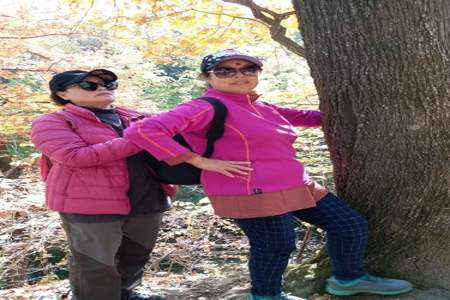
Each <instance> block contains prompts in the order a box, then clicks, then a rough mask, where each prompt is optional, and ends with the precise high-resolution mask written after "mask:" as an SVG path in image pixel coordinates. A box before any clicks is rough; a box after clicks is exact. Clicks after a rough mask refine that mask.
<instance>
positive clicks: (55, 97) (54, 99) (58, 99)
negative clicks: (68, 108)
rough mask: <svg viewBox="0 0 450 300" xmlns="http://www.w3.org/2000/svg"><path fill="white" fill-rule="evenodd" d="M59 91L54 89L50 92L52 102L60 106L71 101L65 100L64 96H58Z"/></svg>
mask: <svg viewBox="0 0 450 300" xmlns="http://www.w3.org/2000/svg"><path fill="white" fill-rule="evenodd" d="M56 93H57V91H52V92H51V93H50V99H51V100H52V102H53V103H54V104H56V105H58V106H64V105H66V104H67V103H71V102H70V100H65V99H63V98H61V97H60V96H58V95H57V94H56Z"/></svg>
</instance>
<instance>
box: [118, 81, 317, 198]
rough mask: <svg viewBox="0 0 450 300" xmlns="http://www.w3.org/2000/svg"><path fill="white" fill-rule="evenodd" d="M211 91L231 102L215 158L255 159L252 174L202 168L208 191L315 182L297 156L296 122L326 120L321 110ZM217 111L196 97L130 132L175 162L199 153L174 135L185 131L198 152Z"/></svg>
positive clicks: (144, 145) (221, 192)
mask: <svg viewBox="0 0 450 300" xmlns="http://www.w3.org/2000/svg"><path fill="white" fill-rule="evenodd" d="M203 96H205V97H214V98H217V99H219V100H220V101H222V103H223V104H225V106H226V107H227V108H228V111H229V113H228V117H227V120H226V122H225V134H224V136H223V137H222V138H221V139H219V140H218V141H217V142H216V144H215V151H214V153H213V155H212V156H211V158H215V159H223V160H236V161H250V162H251V167H252V168H253V171H252V172H250V173H249V175H248V176H242V175H237V176H235V177H234V178H230V177H227V176H224V175H221V174H219V173H217V172H211V171H202V174H201V183H202V185H203V188H204V190H205V193H206V194H207V195H252V194H261V193H265V192H275V191H281V190H287V189H292V188H296V187H300V186H305V185H306V184H308V183H309V182H310V179H309V177H308V175H307V174H306V172H305V170H304V168H303V165H302V164H301V162H299V161H298V160H297V159H296V157H295V149H294V147H293V143H294V141H295V139H296V138H297V134H296V132H295V129H294V126H303V127H317V126H320V125H321V114H320V112H319V111H308V110H298V109H291V108H282V107H279V106H276V105H271V104H266V103H264V102H260V101H252V100H251V98H250V96H249V95H246V94H232V93H225V92H221V91H218V90H215V89H213V88H209V89H207V90H206V92H205V93H204V95H203ZM213 114H214V111H213V108H212V106H211V105H210V104H209V103H207V102H206V101H201V100H192V101H188V102H185V103H182V104H180V105H178V106H177V107H175V108H174V109H172V110H170V111H168V112H166V113H162V114H159V115H158V116H155V117H151V118H146V119H144V120H142V121H139V122H136V123H135V124H133V125H132V126H131V127H130V128H127V129H126V130H125V133H124V137H125V138H128V139H130V140H132V141H133V142H134V143H135V144H137V145H138V146H139V147H142V148H143V149H145V150H147V151H149V152H150V153H152V154H153V155H154V156H155V157H156V158H158V159H160V160H165V161H167V162H168V163H169V164H172V165H173V164H177V163H180V162H183V161H185V160H187V159H189V158H191V157H192V156H193V153H192V152H190V151H189V150H188V149H187V148H185V147H183V146H181V145H180V144H178V143H177V142H175V141H174V140H173V139H172V138H171V137H172V136H173V135H175V134H177V133H182V134H183V136H184V137H185V139H186V140H187V142H188V143H189V144H190V145H191V146H192V148H193V151H194V152H195V153H203V152H204V150H205V147H206V137H205V134H206V131H207V129H208V127H209V124H210V122H211V120H212V117H213Z"/></svg>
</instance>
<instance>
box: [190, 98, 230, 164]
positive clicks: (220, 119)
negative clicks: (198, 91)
mask: <svg viewBox="0 0 450 300" xmlns="http://www.w3.org/2000/svg"><path fill="white" fill-rule="evenodd" d="M196 99H199V100H205V101H207V102H208V103H209V104H211V105H212V107H213V108H214V117H213V119H212V121H211V125H210V126H209V129H208V131H207V132H206V139H207V142H206V150H205V153H203V156H204V157H210V156H211V155H212V154H213V153H214V143H215V142H216V141H217V140H218V139H220V138H221V137H222V136H223V134H224V132H225V120H226V118H227V115H228V109H227V107H226V106H225V105H224V104H223V103H222V102H220V100H218V99H216V98H212V97H200V98H196Z"/></svg>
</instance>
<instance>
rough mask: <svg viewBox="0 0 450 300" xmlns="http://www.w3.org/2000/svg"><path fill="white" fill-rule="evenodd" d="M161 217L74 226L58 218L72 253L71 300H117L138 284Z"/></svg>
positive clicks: (158, 215)
mask: <svg viewBox="0 0 450 300" xmlns="http://www.w3.org/2000/svg"><path fill="white" fill-rule="evenodd" d="M162 216H163V214H162V213H157V214H147V215H142V216H135V217H129V218H127V219H124V220H120V221H113V222H96V223H77V222H73V221H69V220H68V219H67V218H66V217H64V216H62V215H61V220H62V225H63V228H64V230H65V231H66V234H67V238H68V242H69V247H70V250H71V252H72V257H71V258H70V265H69V271H70V272H69V280H70V286H71V289H72V295H73V298H72V299H74V300H92V299H95V300H119V299H121V298H123V297H124V295H126V294H127V292H128V291H130V290H131V289H133V288H134V287H135V286H137V285H138V284H140V282H141V279H142V275H143V273H144V266H145V263H146V262H147V261H148V259H149V257H150V253H151V251H152V249H153V247H154V246H155V242H156V238H157V235H158V231H159V227H160V225H161V220H162Z"/></svg>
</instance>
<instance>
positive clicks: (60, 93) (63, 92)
mask: <svg viewBox="0 0 450 300" xmlns="http://www.w3.org/2000/svg"><path fill="white" fill-rule="evenodd" d="M56 95H57V96H58V97H60V98H62V99H64V100H68V99H67V91H59V92H56Z"/></svg>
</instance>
